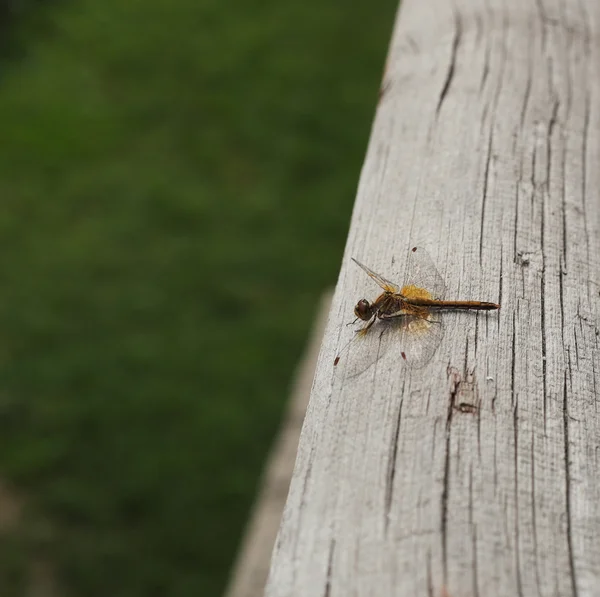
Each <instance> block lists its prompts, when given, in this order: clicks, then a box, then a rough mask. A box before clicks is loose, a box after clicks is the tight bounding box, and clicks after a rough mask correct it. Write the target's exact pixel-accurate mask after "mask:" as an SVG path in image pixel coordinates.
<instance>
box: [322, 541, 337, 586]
mask: <svg viewBox="0 0 600 597" xmlns="http://www.w3.org/2000/svg"><path fill="white" fill-rule="evenodd" d="M334 551H335V539H332V540H331V543H330V545H329V557H328V558H327V578H326V579H325V593H323V597H329V596H330V594H331V576H332V575H331V572H332V569H333V552H334Z"/></svg>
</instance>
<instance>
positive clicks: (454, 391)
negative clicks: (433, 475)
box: [441, 383, 459, 584]
mask: <svg viewBox="0 0 600 597" xmlns="http://www.w3.org/2000/svg"><path fill="white" fill-rule="evenodd" d="M458 386H459V383H456V384H453V387H452V389H451V390H450V400H449V404H448V414H447V415H446V456H445V459H444V487H443V489H442V515H441V534H442V570H443V575H444V584H447V580H448V494H449V492H450V429H451V426H452V413H453V412H454V403H455V401H456V395H457V393H458Z"/></svg>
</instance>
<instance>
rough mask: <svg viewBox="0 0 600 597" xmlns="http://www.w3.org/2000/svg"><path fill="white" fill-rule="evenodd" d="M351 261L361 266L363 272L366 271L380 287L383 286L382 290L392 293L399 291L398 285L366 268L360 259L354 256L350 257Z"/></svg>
mask: <svg viewBox="0 0 600 597" xmlns="http://www.w3.org/2000/svg"><path fill="white" fill-rule="evenodd" d="M352 261H354V263H356V265H358V267H361V268H362V269H363V270H364V271H365V272H367V275H368V276H370V277H371V278H373V280H375V282H377V284H379V286H381V288H383V289H384V290H387V291H388V292H394V293H396V292H399V291H400V287H399V286H398V285H396V284H394V283H393V282H390V281H389V280H386V279H385V278H384V277H383V276H380V275H379V274H377V273H375V272H374V271H373V270H372V269H370V268H368V267H367V266H366V265H363V264H362V263H360V261H357V260H356V259H354V257H352Z"/></svg>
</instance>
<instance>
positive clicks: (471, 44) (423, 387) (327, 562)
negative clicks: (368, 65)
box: [266, 0, 600, 597]
mask: <svg viewBox="0 0 600 597" xmlns="http://www.w3.org/2000/svg"><path fill="white" fill-rule="evenodd" d="M599 59H600V3H598V2H597V0H504V1H503V2H500V1H498V2H496V1H490V0H488V2H481V1H478V0H454V2H448V1H447V0H429V1H427V2H424V1H422V0H404V1H403V3H402V6H401V9H400V11H399V18H398V22H397V24H396V28H395V33H394V36H393V40H392V45H391V48H390V51H389V56H388V63H387V67H386V72H385V75H384V81H383V84H382V97H381V100H380V103H379V106H378V109H377V113H376V117H375V122H374V125H373V130H372V135H371V140H370V143H369V147H368V151H367V156H366V159H365V163H364V167H363V171H362V174H361V179H360V184H359V188H358V194H357V198H356V204H355V210H354V214H353V217H352V225H351V229H350V234H349V237H348V243H347V247H346V252H345V256H344V261H343V264H342V269H341V273H340V278H339V281H338V285H337V289H336V293H335V296H334V300H333V306H332V311H331V315H330V320H329V324H328V327H327V331H326V334H325V338H324V343H323V346H322V350H321V354H320V357H319V365H318V368H317V374H316V377H315V380H314V385H313V390H312V394H311V400H310V405H309V410H308V413H307V417H306V421H305V424H304V428H303V431H302V435H301V441H300V447H299V450H298V456H297V461H296V467H295V472H294V479H293V481H292V485H291V489H290V493H289V496H288V501H287V505H286V509H285V512H284V516H283V520H282V524H281V528H280V531H279V535H278V540H277V544H276V548H275V550H274V554H273V560H272V567H271V572H270V577H269V583H268V587H267V592H266V594H267V595H268V596H269V597H280V596H281V597H283V596H286V597H288V596H300V595H302V596H311V597H312V596H321V595H324V596H327V597H346V596H349V595H359V596H363V595H376V596H378V597H386V596H392V595H393V596H404V595H407V596H408V595H410V596H411V597H419V596H435V597H437V596H438V595H441V594H443V591H444V590H447V592H448V594H449V595H451V596H452V597H465V596H476V595H481V596H482V597H483V596H493V597H502V596H507V597H508V596H510V597H513V596H515V595H520V596H526V597H529V596H533V595H540V596H557V595H560V596H561V597H563V596H579V597H581V596H587V595H599V594H600V533H599V532H598V531H599V530H600V481H599V479H600V417H599V414H598V401H599V400H600V397H599V394H598V389H600V379H599V378H598V376H599V374H600V362H599V355H600V351H599V330H600V309H599V300H600V297H599V292H600V196H599V195H600V192H599V189H600V168H599V166H600V110H599V109H600V60H599ZM413 244H420V245H422V246H424V247H425V248H426V249H427V250H428V251H429V253H430V254H431V256H432V257H433V259H434V260H435V261H436V262H437V263H438V264H439V266H440V271H441V273H442V275H443V276H444V278H445V280H446V283H447V285H448V288H449V293H448V294H449V295H451V296H452V297H455V298H475V299H481V300H489V301H497V302H500V303H501V304H502V309H501V311H500V313H499V314H497V313H496V314H493V313H492V314H478V315H470V314H465V313H457V314H447V315H446V316H445V328H446V333H445V337H444V339H443V341H442V343H441V345H440V348H439V349H438V351H437V352H436V354H435V355H434V357H433V359H432V360H431V361H430V362H429V363H428V364H427V365H426V366H425V367H424V368H422V369H419V370H408V369H407V368H405V367H403V363H402V359H401V358H400V355H399V351H400V347H398V348H397V349H396V350H394V349H390V350H388V351H387V352H385V353H384V354H383V355H380V358H379V360H377V361H376V362H375V363H374V364H373V365H372V366H371V367H369V368H367V369H366V370H365V371H364V372H363V373H362V374H357V371H358V370H357V368H356V365H357V363H356V359H357V356H358V355H357V354H356V353H355V354H353V352H352V351H349V352H348V354H347V355H346V356H344V358H343V359H342V360H341V361H340V363H339V365H338V366H337V367H336V368H334V367H333V366H332V365H333V359H334V357H335V355H336V353H337V352H338V350H339V349H340V347H341V346H343V345H344V343H345V342H347V340H348V339H349V338H350V337H351V336H352V333H353V332H352V329H351V328H350V327H346V326H345V325H344V324H345V323H346V322H348V321H350V320H351V318H352V307H353V304H354V303H355V302H356V300H357V299H358V298H360V297H362V296H367V297H368V298H373V297H374V296H375V295H376V294H377V289H376V287H375V286H374V285H373V283H372V282H371V281H370V280H369V279H368V278H367V277H366V276H365V275H364V273H363V272H362V271H361V270H360V269H359V268H358V267H356V266H355V265H354V264H353V263H352V262H351V261H350V257H351V256H354V257H356V258H358V259H359V260H360V261H362V262H364V263H366V264H367V265H369V266H370V267H372V268H373V269H375V270H376V271H378V272H381V273H382V274H383V275H384V276H386V277H388V278H390V279H399V280H401V278H402V274H403V269H404V256H405V255H406V253H407V251H408V249H409V247H410V246H412V245H413ZM365 346H366V348H365V349H364V350H365V351H366V352H364V353H361V354H367V353H368V351H369V350H370V351H371V353H372V354H375V355H377V351H378V335H377V334H372V335H371V336H370V338H367V339H365ZM361 350H362V349H361ZM353 357H354V359H353ZM460 401H465V402H467V403H469V404H472V405H473V406H474V409H473V408H468V409H463V410H464V411H465V412H463V411H461V410H460V409H457V408H456V406H458V403H459V402H460ZM473 410H474V412H468V411H473Z"/></svg>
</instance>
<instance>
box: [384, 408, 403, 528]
mask: <svg viewBox="0 0 600 597" xmlns="http://www.w3.org/2000/svg"><path fill="white" fill-rule="evenodd" d="M403 404H404V400H403V399H402V400H401V401H400V407H399V409H398V416H397V417H396V426H395V428H394V443H393V445H392V453H391V455H390V461H389V465H388V474H387V480H386V486H385V521H384V526H385V534H386V535H387V532H388V527H389V522H390V509H391V507H392V499H393V497H394V477H395V475H396V459H397V457H398V439H399V437H400V423H401V422H402V405H403Z"/></svg>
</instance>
